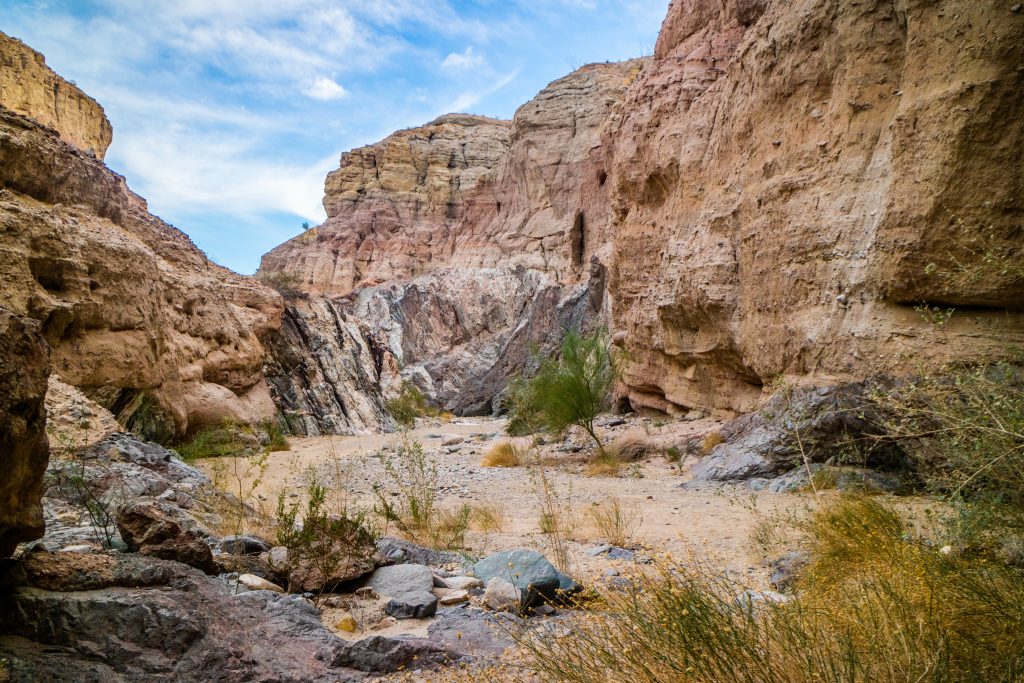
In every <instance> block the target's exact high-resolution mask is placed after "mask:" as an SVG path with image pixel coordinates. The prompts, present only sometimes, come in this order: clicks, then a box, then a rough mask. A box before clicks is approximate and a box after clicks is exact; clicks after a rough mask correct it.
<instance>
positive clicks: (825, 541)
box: [521, 499, 1024, 683]
mask: <svg viewBox="0 0 1024 683" xmlns="http://www.w3.org/2000/svg"><path fill="white" fill-rule="evenodd" d="M806 529H807V531H808V533H809V534H810V538H811V546H812V549H813V551H814V558H815V559H814V561H813V562H812V564H811V566H810V567H809V569H807V570H806V573H805V575H804V576H803V577H802V578H801V579H800V580H799V587H800V590H799V592H798V597H797V598H796V599H793V600H792V601H790V602H784V603H776V602H773V601H770V600H761V599H758V598H757V596H756V595H753V596H752V595H750V594H745V595H744V593H742V590H743V587H742V586H740V585H737V584H734V583H731V582H730V581H729V580H727V579H725V578H723V577H722V575H721V574H719V573H716V572H712V571H710V570H709V569H708V568H707V567H694V566H693V565H674V564H671V563H670V562H668V561H666V562H665V563H664V564H662V565H661V566H660V567H659V568H658V571H656V572H654V573H653V574H649V575H641V576H638V577H634V578H633V579H631V586H630V587H627V588H626V589H625V590H623V591H617V592H609V593H608V594H606V595H605V596H604V609H603V610H602V611H601V612H600V613H599V614H592V615H588V616H587V617H585V618H582V619H579V620H578V621H577V622H576V623H575V624H574V626H573V633H572V636H571V637H562V638H560V637H555V636H554V635H549V634H546V633H544V632H540V633H539V634H536V635H527V636H521V642H522V644H523V645H524V646H525V648H526V649H527V651H528V652H529V654H530V659H529V666H531V667H532V668H533V669H534V670H535V671H536V672H537V673H538V674H539V675H540V677H541V678H542V680H549V681H572V682H580V683H582V682H586V683H590V682H593V683H598V682H601V683H605V682H609V681H610V682H615V683H618V682H622V683H626V682H628V683H646V682H648V681H657V682H659V683H661V682H664V683H668V682H669V681H679V682H689V681H701V682H708V683H710V682H713V681H714V682H717V681H740V682H744V683H774V682H779V683H782V682H785V683H811V682H819V681H825V682H834V683H841V682H842V683H847V682H849V681H864V682H867V681H936V682H937V681H1015V680H1020V677H1021V676H1022V675H1024V630H1022V628H1021V626H1022V625H1024V581H1022V579H1024V576H1022V575H1021V573H1020V572H1019V571H1017V570H1014V569H1012V568H1010V567H1007V566H1005V565H999V564H994V563H992V562H987V561H983V560H979V559H977V558H974V559H971V558H967V557H950V556H946V555H944V554H943V553H941V552H938V551H937V549H936V548H935V547H934V546H933V545H931V544H929V543H927V542H923V541H922V540H920V539H915V538H913V537H912V536H911V535H909V534H908V532H907V529H906V528H905V526H904V524H903V523H902V521H901V519H900V517H899V515H898V514H896V513H895V512H894V511H892V510H891V509H889V508H886V507H885V506H883V505H881V504H880V503H878V502H876V501H873V500H868V499H845V500H840V501H839V502H838V503H837V504H835V505H833V506H830V507H829V508H827V509H824V510H823V511H822V512H819V513H817V514H815V515H814V516H813V517H812V519H811V520H810V522H809V523H808V525H807V527H806Z"/></svg>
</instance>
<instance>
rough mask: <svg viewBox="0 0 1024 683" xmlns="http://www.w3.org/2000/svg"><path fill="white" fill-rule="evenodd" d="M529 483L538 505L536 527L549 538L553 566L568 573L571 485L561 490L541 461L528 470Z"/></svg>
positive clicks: (573, 522) (573, 524)
mask: <svg viewBox="0 0 1024 683" xmlns="http://www.w3.org/2000/svg"><path fill="white" fill-rule="evenodd" d="M530 483H531V484H532V486H533V491H534V494H535V495H536V496H537V501H538V503H539V504H540V516H539V518H538V520H537V525H538V527H539V528H540V532H541V533H542V534H545V535H547V536H548V539H549V541H550V545H551V550H552V553H553V555H554V558H553V559H554V564H555V566H557V567H558V568H559V569H560V570H562V571H563V572H566V573H570V571H571V567H570V563H569V537H570V536H572V534H573V532H574V531H575V529H576V516H575V514H574V512H573V508H572V503H571V499H572V485H571V484H570V485H569V487H568V489H567V490H565V491H564V492H563V491H560V490H559V489H558V488H556V487H555V482H554V481H552V479H551V477H550V476H548V472H547V469H546V468H545V467H544V465H543V464H542V463H540V462H538V463H537V464H535V465H533V466H532V467H531V468H530Z"/></svg>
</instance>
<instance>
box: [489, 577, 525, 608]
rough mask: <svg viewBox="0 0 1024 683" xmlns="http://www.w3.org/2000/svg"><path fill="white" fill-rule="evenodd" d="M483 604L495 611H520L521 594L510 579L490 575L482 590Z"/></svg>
mask: <svg viewBox="0 0 1024 683" xmlns="http://www.w3.org/2000/svg"><path fill="white" fill-rule="evenodd" d="M484 604H485V605H487V606H488V607H490V608H491V609H492V610H494V611H495V612H516V613H518V612H521V611H522V608H523V606H522V594H521V593H520V592H519V589H518V588H516V587H515V586H514V585H513V584H512V582H511V581H508V580H507V579H503V578H501V577H500V576H494V577H491V579H490V580H489V581H488V582H487V588H486V590H484Z"/></svg>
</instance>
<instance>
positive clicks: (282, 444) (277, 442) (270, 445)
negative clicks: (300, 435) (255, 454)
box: [263, 421, 292, 453]
mask: <svg viewBox="0 0 1024 683" xmlns="http://www.w3.org/2000/svg"><path fill="white" fill-rule="evenodd" d="M263 429H264V431H266V433H267V450H268V451H270V452H271V453H276V452H278V451H289V450H291V448H292V445H291V444H290V443H289V442H288V437H286V436H285V434H284V430H283V429H281V425H280V424H279V423H277V422H273V421H271V422H265V423H264V424H263Z"/></svg>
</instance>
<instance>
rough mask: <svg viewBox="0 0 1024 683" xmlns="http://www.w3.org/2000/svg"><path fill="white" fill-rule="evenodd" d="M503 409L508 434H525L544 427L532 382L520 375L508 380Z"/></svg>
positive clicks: (533, 432)
mask: <svg viewBox="0 0 1024 683" xmlns="http://www.w3.org/2000/svg"><path fill="white" fill-rule="evenodd" d="M504 409H505V412H506V414H507V416H508V422H507V423H506V425H505V432H506V433H507V434H508V435H509V436H527V435H529V434H535V433H536V432H538V431H540V430H541V429H543V428H544V419H543V416H542V415H541V413H540V411H539V410H538V407H537V401H536V399H535V398H534V394H533V384H532V383H531V382H530V381H529V380H526V379H524V378H522V377H517V378H515V379H514V380H512V381H511V382H509V385H508V388H507V389H506V390H505V399H504Z"/></svg>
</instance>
